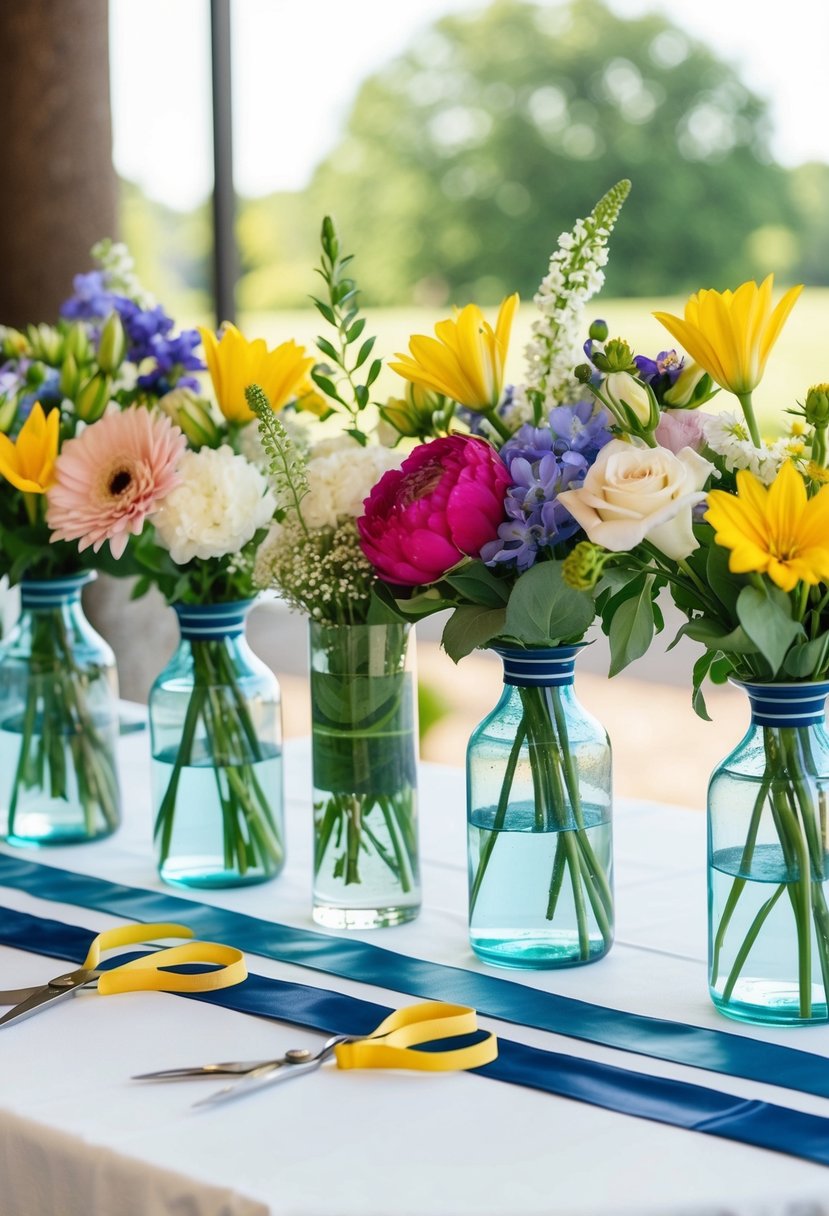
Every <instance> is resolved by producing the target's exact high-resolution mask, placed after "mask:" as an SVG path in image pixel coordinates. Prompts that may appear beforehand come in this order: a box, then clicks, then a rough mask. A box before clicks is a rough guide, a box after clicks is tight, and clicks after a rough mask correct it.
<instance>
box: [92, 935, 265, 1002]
mask: <svg viewBox="0 0 829 1216" xmlns="http://www.w3.org/2000/svg"><path fill="white" fill-rule="evenodd" d="M192 936H193V930H192V929H188V928H187V926H186V925H176V924H162V925H141V924H137V925H121V926H119V928H117V929H106V930H105V931H104V932H103V933H99V934H98V936H97V937H96V938H95V940H94V941H93V942H92V945H91V946H90V947H89V952H88V954H87V956H86V959H85V960H84V963H83V966H84V968H86V969H87V970H92V971H94V970H95V969H96V968H97V966H98V963H99V962H100V959H101V952H102V951H103V950H112V949H113V948H115V947H117V946H134V945H136V944H137V943H138V942H148V941H154V940H155V939H156V938H159V937H162V938H163V937H192ZM177 963H218V964H219V966H220V970H218V971H204V972H201V973H199V974H198V975H179V974H176V972H174V971H162V970H161V968H162V967H173V966H175V965H176V964H177ZM247 974H248V972H247V967H246V966H245V960H244V955H243V954H242V952H241V950H236V949H235V948H234V947H233V946H221V945H219V944H218V943H217V942H188V944H187V945H185V946H171V947H170V948H169V949H166V950H153V951H151V952H150V953H149V954H145V955H142V956H141V958H136V959H133V960H132V962H129V963H122V964H121V966H120V967H113V969H112V970H111V971H103V972H102V973H101V975H100V977H99V979H98V991H99V992H100V993H101V994H102V995H103V996H110V995H112V994H114V993H116V992H134V991H136V990H139V989H144V990H149V991H154V992H208V991H211V990H215V989H217V988H230V987H231V986H232V985H233V984H241V982H242V980H244V979H246V978H247Z"/></svg>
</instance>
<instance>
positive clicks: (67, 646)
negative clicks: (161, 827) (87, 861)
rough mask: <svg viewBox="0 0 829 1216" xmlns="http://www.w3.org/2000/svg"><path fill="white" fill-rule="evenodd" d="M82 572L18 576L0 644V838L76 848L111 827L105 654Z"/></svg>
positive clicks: (113, 696) (109, 656)
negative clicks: (14, 614) (10, 624)
mask: <svg viewBox="0 0 829 1216" xmlns="http://www.w3.org/2000/svg"><path fill="white" fill-rule="evenodd" d="M93 577H94V576H93V575H92V574H90V573H86V574H77V575H72V576H69V577H66V578H54V579H24V580H23V582H22V583H21V584H20V603H21V612H20V619H19V620H18V623H17V625H16V626H15V627H14V628H13V629H12V631H11V633H10V634H9V636H8V638H6V639H5V640H4V641H3V642H2V643H1V644H0V715H1V716H0V838H2V839H4V840H6V841H7V842H8V843H9V844H17V845H47V844H55V845H57V844H81V843H83V842H85V841H89V840H97V839H99V838H100V837H103V836H108V835H110V833H112V832H114V831H115V829H116V828H117V827H118V825H119V823H120V822H121V799H120V793H119V789H118V776H117V768H116V756H115V752H116V744H117V741H118V680H117V676H116V672H115V657H114V655H113V653H112V651H111V650H110V648H109V646H107V644H106V642H105V641H104V640H103V638H101V637H100V636H99V635H98V634H97V633H96V632H95V630H94V629H93V628H92V626H91V625H90V624H89V622H88V621H87V619H86V617H85V616H84V613H83V608H82V607H81V589H82V588H83V587H84V585H85V584H86V583H88V582H90V581H91V579H92V578H93Z"/></svg>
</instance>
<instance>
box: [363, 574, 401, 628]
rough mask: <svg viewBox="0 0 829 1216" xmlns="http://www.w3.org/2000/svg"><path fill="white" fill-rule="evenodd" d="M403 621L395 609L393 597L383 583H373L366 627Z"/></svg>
mask: <svg viewBox="0 0 829 1216" xmlns="http://www.w3.org/2000/svg"><path fill="white" fill-rule="evenodd" d="M401 620H405V618H404V617H403V616H401V614H400V612H399V611H398V609H397V604H396V602H395V599H394V596H393V595H392V594H391V592H390V591H389V589H388V587H387V586H386V585H385V583H375V585H374V586H373V587H372V589H371V595H370V597H369V602H368V612H367V614H366V624H367V625H391V624H395V623H397V622H399V621H401Z"/></svg>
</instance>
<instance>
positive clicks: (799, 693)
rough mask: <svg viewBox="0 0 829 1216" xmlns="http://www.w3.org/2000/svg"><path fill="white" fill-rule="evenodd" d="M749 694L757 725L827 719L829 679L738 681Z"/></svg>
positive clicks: (812, 722)
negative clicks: (791, 681)
mask: <svg viewBox="0 0 829 1216" xmlns="http://www.w3.org/2000/svg"><path fill="white" fill-rule="evenodd" d="M735 683H739V687H740V688H744V689H745V690H746V692H747V693H748V699H749V701H750V702H751V721H752V723H753V724H754V725H755V726H776V727H786V726H789V727H791V726H819V725H821V724H822V723H823V722H824V721H825V720H826V698H827V696H829V682H826V681H820V682H815V683H811V684H750V683H746V682H744V681H742V680H741V681H735Z"/></svg>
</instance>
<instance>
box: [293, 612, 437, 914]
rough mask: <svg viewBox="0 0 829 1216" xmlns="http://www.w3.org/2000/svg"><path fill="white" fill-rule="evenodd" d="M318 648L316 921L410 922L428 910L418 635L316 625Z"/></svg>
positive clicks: (314, 701) (391, 628) (392, 627)
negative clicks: (420, 805) (422, 850)
mask: <svg viewBox="0 0 829 1216" xmlns="http://www.w3.org/2000/svg"><path fill="white" fill-rule="evenodd" d="M310 643H311V734H312V741H313V773H314V777H313V781H314V894H313V900H314V904H313V917H314V920H315V921H316V922H317V923H318V924H321V925H327V926H329V927H332V928H339V929H375V928H381V927H384V926H388V925H398V924H402V923H403V922H404V921H409V920H412V919H413V918H414V917H415V916H417V914H418V911H419V910H420V873H419V864H418V827H417V700H416V697H417V683H416V679H415V672H414V631H413V630H412V628H411V626H410V625H408V624H405V623H402V622H401V623H400V624H389V625H320V624H318V623H316V622H313V621H312V622H311V626H310Z"/></svg>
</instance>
